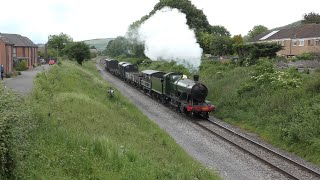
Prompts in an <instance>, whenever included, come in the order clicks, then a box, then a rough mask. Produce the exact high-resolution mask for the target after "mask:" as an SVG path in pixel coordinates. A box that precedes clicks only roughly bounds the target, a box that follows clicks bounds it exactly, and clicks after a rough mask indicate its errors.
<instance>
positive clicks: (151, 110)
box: [97, 64, 288, 180]
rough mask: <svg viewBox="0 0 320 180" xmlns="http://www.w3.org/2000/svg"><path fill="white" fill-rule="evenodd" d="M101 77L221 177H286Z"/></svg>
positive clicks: (109, 78)
mask: <svg viewBox="0 0 320 180" xmlns="http://www.w3.org/2000/svg"><path fill="white" fill-rule="evenodd" d="M97 68H98V69H99V70H100V72H101V75H102V77H103V78H104V79H105V80H107V81H108V82H109V83H111V84H112V85H113V86H114V87H115V88H117V89H118V90H119V91H120V92H121V93H122V94H123V95H125V96H126V97H128V98H129V99H130V101H131V102H132V103H134V104H135V105H136V106H137V107H138V108H139V109H140V110H141V111H142V112H143V113H144V114H145V115H146V116H148V117H149V119H151V120H152V121H153V122H155V123H157V124H158V125H159V126H160V127H161V128H162V129H164V130H165V131H166V132H167V133H168V134H170V136H171V137H172V138H173V139H174V140H175V141H176V142H177V143H178V144H179V145H180V146H181V147H182V148H183V149H184V150H185V151H186V152H187V153H189V154H190V155H191V156H192V157H193V158H195V159H196V160H198V161H199V162H201V163H202V164H203V165H205V166H206V167H208V168H209V169H212V170H214V171H217V172H218V173H219V174H220V175H221V176H222V177H223V178H224V179H240V180H242V179H243V180H249V179H252V180H257V179H288V178H287V177H285V176H284V175H283V174H281V173H279V172H277V171H275V170H274V169H272V168H270V167H269V166H268V165H266V164H264V163H262V162H260V161H259V160H257V159H255V158H253V157H252V156H250V155H249V154H247V153H245V152H243V151H241V150H239V149H238V148H237V147H235V146H233V145H230V144H228V143H226V142H225V141H223V140H221V139H220V138H218V137H216V136H214V135H212V134H210V133H209V132H207V131H205V130H203V129H202V128H201V127H199V126H197V125H196V124H194V123H192V122H190V121H189V120H187V118H186V116H184V115H181V114H179V113H176V112H174V111H171V110H169V109H168V108H167V107H165V106H163V105H162V104H160V103H159V102H157V101H154V100H152V99H150V98H149V97H148V96H146V95H144V94H142V93H141V92H140V91H138V90H136V89H134V88H133V87H131V86H130V85H128V84H126V83H124V82H122V81H121V80H119V79H118V78H116V77H114V76H112V75H111V74H109V73H107V72H105V70H104V68H103V67H102V66H101V65H100V64H97Z"/></svg>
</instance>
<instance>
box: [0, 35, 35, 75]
mask: <svg viewBox="0 0 320 180" xmlns="http://www.w3.org/2000/svg"><path fill="white" fill-rule="evenodd" d="M37 58H38V47H37V45H35V44H34V43H33V42H32V41H31V40H30V39H29V38H27V37H24V36H21V35H19V34H5V33H0V64H1V65H2V64H3V65H4V67H5V73H8V72H12V71H13V70H14V67H15V65H16V64H17V63H19V61H20V60H26V61H27V65H28V67H29V69H31V68H32V67H33V65H34V64H36V63H37Z"/></svg>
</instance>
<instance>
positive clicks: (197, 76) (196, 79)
mask: <svg viewBox="0 0 320 180" xmlns="http://www.w3.org/2000/svg"><path fill="white" fill-rule="evenodd" d="M193 80H194V81H195V82H198V81H199V75H197V74H195V75H193Z"/></svg>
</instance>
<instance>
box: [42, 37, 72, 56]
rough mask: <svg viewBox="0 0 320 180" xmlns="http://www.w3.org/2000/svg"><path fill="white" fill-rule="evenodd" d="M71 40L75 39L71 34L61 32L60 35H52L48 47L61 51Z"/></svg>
mask: <svg viewBox="0 0 320 180" xmlns="http://www.w3.org/2000/svg"><path fill="white" fill-rule="evenodd" d="M71 42H73V39H72V38H71V37H70V36H69V35H67V34H64V33H60V34H59V35H50V36H49V38H48V43H47V45H48V48H51V49H57V50H58V51H59V52H62V51H61V50H62V49H64V48H65V47H66V45H67V44H69V43H71ZM62 53H63V52H62Z"/></svg>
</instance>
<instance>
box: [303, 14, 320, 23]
mask: <svg viewBox="0 0 320 180" xmlns="http://www.w3.org/2000/svg"><path fill="white" fill-rule="evenodd" d="M302 23H304V24H310V23H317V24H319V23H320V15H319V14H318V13H315V12H310V13H308V14H304V16H303V20H302Z"/></svg>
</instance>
